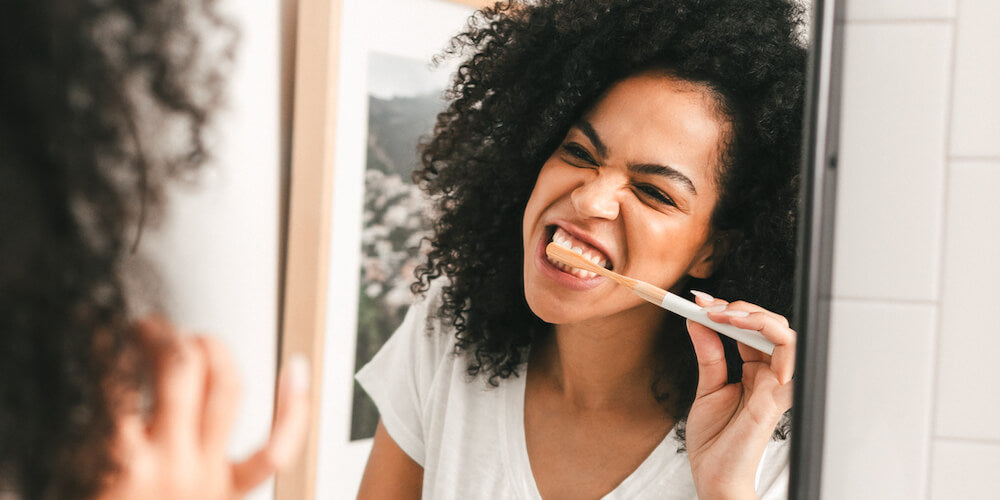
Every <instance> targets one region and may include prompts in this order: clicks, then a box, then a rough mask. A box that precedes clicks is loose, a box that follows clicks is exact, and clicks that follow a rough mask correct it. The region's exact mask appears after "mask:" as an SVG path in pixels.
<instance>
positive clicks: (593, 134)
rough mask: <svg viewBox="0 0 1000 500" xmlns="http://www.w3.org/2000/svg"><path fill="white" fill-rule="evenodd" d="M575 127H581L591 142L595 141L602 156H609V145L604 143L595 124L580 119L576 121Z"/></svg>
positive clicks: (598, 152)
mask: <svg viewBox="0 0 1000 500" xmlns="http://www.w3.org/2000/svg"><path fill="white" fill-rule="evenodd" d="M573 126H574V127H576V128H578V129H580V132H583V135H585V136H587V138H588V139H590V142H592V143H594V147H595V148H597V154H599V155H601V156H608V147H607V146H605V145H604V142H603V141H601V136H599V135H597V131H596V130H594V126H593V125H591V124H590V122H588V121H587V120H580V121H578V122H576V124H575V125H573Z"/></svg>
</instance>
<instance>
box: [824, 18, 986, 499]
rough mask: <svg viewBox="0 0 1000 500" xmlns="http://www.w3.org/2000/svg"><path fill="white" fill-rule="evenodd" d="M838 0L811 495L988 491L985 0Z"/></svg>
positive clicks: (934, 495)
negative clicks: (820, 459)
mask: <svg viewBox="0 0 1000 500" xmlns="http://www.w3.org/2000/svg"><path fill="white" fill-rule="evenodd" d="M843 1H846V2H847V5H846V7H847V21H846V27H845V47H844V49H845V52H844V73H843V108H842V111H841V132H840V133H841V141H842V143H841V162H840V167H839V168H840V183H839V186H838V197H837V215H836V217H837V223H836V240H835V241H836V243H835V248H834V251H835V257H834V284H833V292H834V301H833V309H832V321H831V325H830V326H831V328H830V353H829V356H830V357H829V380H828V392H827V414H826V416H827V418H826V440H825V445H824V464H823V485H822V495H823V498H825V499H841V498H850V499H863V498H872V499H896V498H899V499H931V500H939V499H952V498H955V499H966V498H997V492H998V491H1000V473H997V471H998V470H1000V386H998V385H997V384H996V383H995V382H994V380H996V378H997V377H996V373H997V372H998V368H997V366H998V362H997V358H998V355H1000V327H998V326H996V324H997V321H996V319H994V318H995V317H996V314H995V313H994V311H997V310H1000V307H998V306H1000V34H998V32H1000V30H998V27H1000V1H997V0H919V1H915V0H843Z"/></svg>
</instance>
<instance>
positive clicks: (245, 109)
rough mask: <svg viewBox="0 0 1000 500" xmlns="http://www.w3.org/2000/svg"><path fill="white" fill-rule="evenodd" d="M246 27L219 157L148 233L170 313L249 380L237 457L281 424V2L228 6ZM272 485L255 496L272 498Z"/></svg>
mask: <svg viewBox="0 0 1000 500" xmlns="http://www.w3.org/2000/svg"><path fill="white" fill-rule="evenodd" d="M223 9H224V11H225V12H226V13H227V14H228V15H229V16H230V17H231V19H233V20H234V21H236V23H237V24H238V25H239V26H240V30H241V36H240V44H239V46H238V50H237V60H236V64H235V71H234V72H233V73H232V74H230V75H229V85H230V87H229V92H228V99H229V105H228V109H226V110H225V111H223V112H222V113H220V114H219V115H218V117H217V118H218V121H217V123H216V127H215V135H216V136H218V139H219V142H218V143H217V144H215V145H214V147H213V149H212V150H213V152H214V154H215V155H216V158H217V160H216V161H215V162H213V164H212V165H210V166H209V168H208V169H206V171H204V172H203V174H204V175H202V177H201V178H200V179H199V183H198V185H196V186H193V187H184V186H178V187H175V189H173V190H172V192H171V196H170V198H169V203H168V210H167V213H166V219H165V220H164V224H163V226H162V227H161V228H160V229H159V230H158V231H156V232H155V233H152V234H147V235H145V236H144V240H143V242H142V249H141V252H142V253H143V254H145V255H147V256H148V257H149V258H150V259H151V260H153V261H154V263H155V265H156V268H157V270H158V271H159V274H160V277H161V278H162V281H163V283H162V285H163V288H162V290H160V292H161V295H162V297H163V299H164V306H165V308H166V312H167V313H168V315H169V318H170V319H171V320H172V321H174V322H175V323H176V324H177V325H179V326H181V327H183V328H184V329H186V330H188V331H190V332H198V333H207V334H211V335H215V336H217V337H218V338H221V339H222V340H223V341H224V342H225V344H226V345H227V346H228V347H229V349H230V351H231V352H232V354H233V356H234V358H235V360H236V364H237V366H238V368H239V370H240V375H241V376H242V381H243V394H242V400H241V407H240V411H239V415H238V417H237V420H236V424H235V428H234V432H233V439H232V446H231V447H230V452H231V453H232V454H233V456H238V457H244V456H246V455H247V453H249V452H250V451H251V450H253V449H256V448H257V447H259V446H261V445H262V444H263V442H264V440H265V439H266V437H267V433H268V430H269V429H270V424H271V411H272V410H271V408H272V401H273V392H274V380H275V365H276V359H277V358H276V355H277V332H278V305H279V295H278V271H279V268H278V266H279V261H278V258H279V257H278V256H279V244H280V242H279V238H280V236H279V214H280V210H279V203H280V190H281V186H280V179H281V168H280V161H281V151H280V149H281V148H280V140H281V134H280V130H281V129H280V119H279V118H280V117H279V110H280V102H281V101H280V93H279V87H280V85H279V82H280V71H281V70H280V64H279V63H280V58H279V55H280V36H279V35H280V32H279V28H280V22H281V1H280V0H259V1H253V2H236V1H233V0H229V1H227V2H224V5H223ZM272 490H273V487H272V485H271V483H270V482H269V483H268V484H267V485H265V486H263V487H261V488H259V489H258V490H257V491H255V492H254V494H253V495H252V496H251V497H250V498H252V499H264V498H272V497H273V494H272Z"/></svg>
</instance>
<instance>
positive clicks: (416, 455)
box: [358, 0, 805, 498]
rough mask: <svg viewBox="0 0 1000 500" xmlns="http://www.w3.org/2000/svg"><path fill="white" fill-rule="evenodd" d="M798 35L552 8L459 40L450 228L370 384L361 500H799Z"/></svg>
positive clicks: (719, 8) (716, 21)
mask: <svg viewBox="0 0 1000 500" xmlns="http://www.w3.org/2000/svg"><path fill="white" fill-rule="evenodd" d="M800 18H801V12H800V11H799V9H798V8H797V7H796V6H795V5H794V4H792V3H790V2H787V1H783V0H763V1H759V2H746V1H742V0H720V1H715V2H703V1H696V0H690V1H688V0H677V1H663V0H649V1H625V0H621V1H607V2H591V1H583V0H581V1H573V0H567V1H541V2H538V3H536V4H533V5H531V6H524V5H510V4H501V5H498V6H497V7H495V8H493V9H487V10H485V11H484V12H483V13H481V14H480V17H479V18H478V21H479V22H478V23H476V27H475V28H473V29H472V30H471V31H470V32H468V33H466V34H464V35H460V36H459V37H458V38H457V39H456V46H455V47H454V49H453V50H454V51H455V52H458V51H461V50H462V49H463V47H464V46H473V47H475V49H476V51H477V54H476V55H474V56H473V57H472V58H471V59H470V60H469V61H468V62H467V63H466V64H465V65H463V66H462V68H461V69H460V70H459V73H458V76H457V79H456V82H455V87H454V100H453V101H452V103H451V104H450V106H449V108H448V110H446V111H445V112H444V113H442V114H441V115H440V116H439V117H438V123H437V127H436V129H435V134H434V137H433V138H432V140H431V141H430V142H429V143H428V144H427V145H426V147H425V148H424V150H423V155H422V159H423V166H424V168H423V169H422V170H421V171H419V172H418V173H417V179H418V180H420V181H421V182H422V183H423V186H424V187H425V188H426V189H427V190H428V191H429V193H431V194H432V195H434V196H435V197H436V199H437V204H438V209H439V212H440V219H439V220H438V222H437V223H436V227H435V235H434V238H433V240H432V249H431V252H430V254H429V256H428V261H427V263H426V264H425V265H423V266H422V267H421V268H420V269H419V270H418V277H419V283H418V285H417V287H416V288H417V289H418V290H423V291H427V290H429V292H428V293H427V297H426V299H425V300H422V301H420V302H418V303H417V304H416V305H415V306H414V307H413V308H412V309H411V312H410V314H409V315H408V317H407V319H406V320H405V321H404V324H403V325H402V326H401V327H400V329H399V331H397V332H396V334H395V335H394V336H393V338H392V339H391V340H390V341H389V342H388V343H387V344H386V346H385V347H384V348H383V350H382V351H381V352H380V353H379V354H378V355H377V356H376V357H375V359H373V361H372V362H371V363H370V364H369V365H368V366H366V367H365V368H364V369H363V370H362V371H361V372H360V373H359V374H358V380H359V382H361V384H362V386H363V387H364V388H365V389H366V391H367V392H368V393H369V394H370V395H371V396H372V398H373V399H374V400H375V402H376V404H377V405H378V407H379V410H380V413H381V423H380V425H379V428H378V430H377V431H376V435H375V441H374V446H373V449H372V454H371V457H370V459H369V463H368V467H367V469H366V472H365V478H364V479H363V481H362V486H361V495H360V496H361V497H365V498H381V497H393V498H406V497H417V496H419V495H420V494H421V492H422V493H423V494H424V495H425V496H427V497H429V498H538V497H542V498H600V497H603V498H693V497H695V496H697V497H698V498H755V497H756V496H758V495H759V496H762V497H766V498H780V497H783V496H784V495H785V492H786V491H787V440H785V439H784V438H785V435H786V433H785V430H786V429H785V428H786V425H787V424H784V423H783V418H782V417H783V415H784V413H785V411H786V410H787V409H788V408H789V407H790V406H791V398H792V393H791V388H792V385H791V376H792V369H793V367H794V350H795V332H793V331H792V330H791V329H789V328H788V323H787V321H786V320H785V318H784V315H786V314H787V313H788V310H789V308H790V307H789V306H790V303H791V279H792V275H793V272H794V269H793V266H794V233H795V231H794V227H795V226H794V222H795V221H794V211H795V209H796V193H797V186H796V182H795V176H796V172H797V161H798V155H799V150H798V148H799V146H798V142H799V140H800V123H801V111H802V89H803V78H804V77H803V73H804V66H805V51H804V49H803V47H802V43H801V40H800V34H799V33H800V32H799V26H800ZM550 241H556V242H559V243H561V244H565V245H568V246H572V247H576V248H578V249H579V251H580V252H581V253H583V254H584V255H585V256H587V257H588V258H590V259H591V260H593V261H594V262H596V263H599V264H600V265H604V266H606V267H609V268H611V269H613V270H615V271H616V272H619V273H622V274H625V275H627V276H631V277H634V278H638V279H642V280H644V281H648V282H651V283H654V284H656V285H658V286H660V287H661V288H665V289H669V290H672V291H674V292H675V293H679V294H687V292H688V290H690V289H692V288H697V289H699V290H705V291H706V292H708V293H705V292H699V293H697V294H696V295H698V297H697V302H698V304H700V305H701V306H703V307H705V308H706V309H707V310H708V311H709V312H710V316H709V317H710V318H712V319H713V320H715V321H719V322H726V323H731V324H733V325H735V326H738V327H741V328H748V329H753V330H758V331H760V332H761V333H762V334H763V335H764V336H765V337H767V338H768V339H770V340H771V341H773V342H774V343H775V344H776V348H775V351H774V354H773V355H771V356H768V355H764V354H761V353H758V352H756V351H754V350H753V349H750V348H747V347H746V346H743V345H739V346H734V345H733V344H732V343H731V342H729V341H726V342H725V343H724V342H723V341H721V340H720V338H719V336H718V335H717V334H715V333H714V332H712V331H710V330H708V329H706V328H704V327H702V326H700V325H697V324H693V323H685V322H684V321H683V320H681V319H680V318H678V317H676V316H674V315H671V314H669V313H667V312H665V311H663V310H661V309H659V308H657V307H655V306H652V305H650V304H648V303H645V302H643V301H642V300H641V299H639V298H638V297H636V296H634V295H633V294H632V293H631V292H630V291H628V290H626V289H624V288H622V287H620V286H618V285H615V284H614V283H612V282H610V281H609V280H605V279H602V278H599V277H595V276H593V275H589V274H587V273H585V272H581V271H579V270H573V269H569V268H566V267H565V266H563V265H561V264H558V263H555V262H553V261H551V260H549V259H548V258H547V257H546V255H545V252H544V248H545V245H546V244H548V243H549V242H550ZM438 278H443V279H438ZM709 294H711V295H716V296H720V297H736V298H740V299H742V300H741V301H738V302H733V303H728V302H726V301H724V300H720V299H715V298H713V297H712V296H711V295H709ZM724 346H728V348H727V347H724ZM772 438H773V439H772Z"/></svg>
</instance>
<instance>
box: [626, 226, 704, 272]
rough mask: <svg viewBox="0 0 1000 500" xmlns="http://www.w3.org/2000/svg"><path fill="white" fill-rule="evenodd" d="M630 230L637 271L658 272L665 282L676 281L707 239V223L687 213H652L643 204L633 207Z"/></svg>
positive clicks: (629, 241) (632, 257) (692, 261)
mask: <svg viewBox="0 0 1000 500" xmlns="http://www.w3.org/2000/svg"><path fill="white" fill-rule="evenodd" d="M631 212H632V213H631V214H630V215H631V217H630V218H629V224H628V227H627V228H626V231H628V243H629V257H628V258H629V260H630V261H632V262H634V263H635V264H636V265H637V267H642V268H644V269H643V270H642V271H638V272H640V273H642V274H644V275H648V276H650V277H653V276H658V278H657V281H661V282H663V283H664V284H670V283H667V282H671V281H676V280H677V279H679V278H680V277H682V276H683V275H684V274H687V271H688V269H689V268H690V267H691V265H692V264H693V263H694V262H695V260H697V256H698V252H699V250H700V249H701V248H702V246H703V245H704V242H705V240H706V234H707V232H706V231H705V225H704V224H701V223H698V222H696V221H693V220H691V218H690V217H688V216H682V215H676V214H674V215H668V214H661V213H651V212H650V211H649V210H648V209H644V207H638V208H637V209H635V210H632V211H631Z"/></svg>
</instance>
